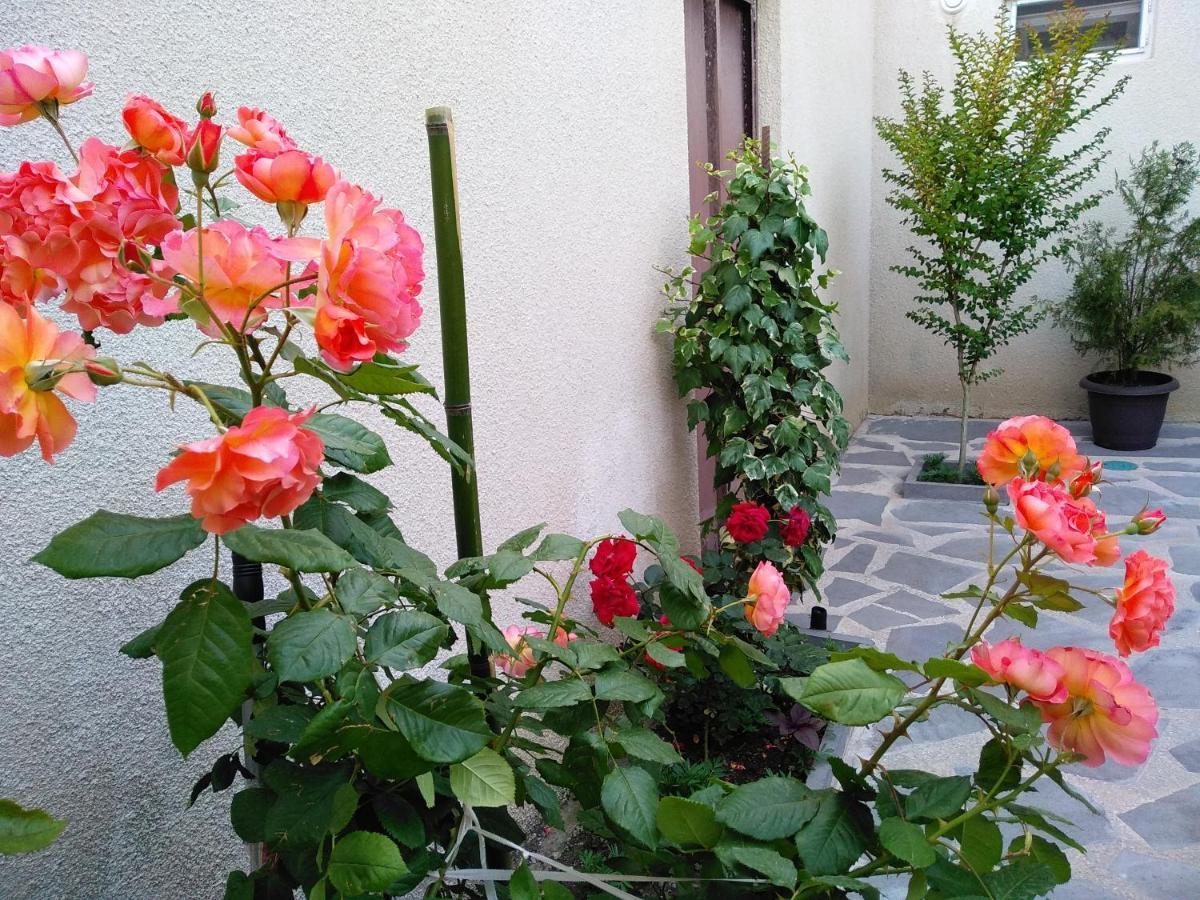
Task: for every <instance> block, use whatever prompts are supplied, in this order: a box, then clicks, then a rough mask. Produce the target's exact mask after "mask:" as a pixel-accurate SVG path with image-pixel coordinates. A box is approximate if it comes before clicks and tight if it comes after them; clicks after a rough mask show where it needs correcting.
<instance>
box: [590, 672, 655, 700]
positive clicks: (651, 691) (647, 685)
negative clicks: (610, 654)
mask: <svg viewBox="0 0 1200 900" xmlns="http://www.w3.org/2000/svg"><path fill="white" fill-rule="evenodd" d="M660 693H661V691H660V690H659V688H658V685H656V684H655V683H654V682H653V681H651V680H650V679H649V678H647V677H646V676H644V675H639V674H638V673H637V672H631V671H629V670H628V669H620V668H608V669H602V670H601V671H600V672H597V673H596V699H597V700H622V701H627V702H629V703H641V702H642V701H644V700H649V699H650V698H651V697H656V696H658V695H659V694H660Z"/></svg>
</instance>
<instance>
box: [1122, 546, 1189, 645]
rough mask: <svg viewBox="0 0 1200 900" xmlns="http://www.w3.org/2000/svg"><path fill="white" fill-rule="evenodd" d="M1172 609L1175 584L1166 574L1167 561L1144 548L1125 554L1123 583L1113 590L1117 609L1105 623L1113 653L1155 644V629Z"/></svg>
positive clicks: (1164, 621)
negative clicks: (1113, 647) (1106, 623)
mask: <svg viewBox="0 0 1200 900" xmlns="http://www.w3.org/2000/svg"><path fill="white" fill-rule="evenodd" d="M1173 612H1175V586H1174V585H1173V584H1171V579H1170V578H1168V577H1167V561H1166V560H1164V559H1156V558H1155V557H1153V556H1151V555H1150V554H1149V553H1147V552H1146V551H1145V550H1138V551H1137V552H1136V553H1130V554H1129V555H1128V556H1127V557H1125V584H1123V585H1122V586H1121V588H1120V589H1119V590H1118V591H1117V608H1116V611H1115V612H1114V613H1113V617H1112V621H1111V622H1109V625H1108V633H1109V636H1110V637H1111V638H1112V639H1113V643H1114V644H1116V646H1117V652H1118V653H1120V654H1121V655H1122V656H1128V655H1129V654H1130V653H1133V652H1135V651H1136V652H1140V651H1142V650H1149V649H1150V648H1151V647H1157V646H1158V637H1159V632H1161V631H1162V630H1163V629H1164V628H1166V626H1167V619H1169V618H1170V617H1171V613H1173Z"/></svg>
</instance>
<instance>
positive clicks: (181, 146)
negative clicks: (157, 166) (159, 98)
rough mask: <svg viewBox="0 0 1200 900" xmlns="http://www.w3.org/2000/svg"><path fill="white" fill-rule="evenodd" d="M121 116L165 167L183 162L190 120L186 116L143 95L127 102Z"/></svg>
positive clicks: (139, 143) (147, 150) (138, 143)
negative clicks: (177, 115)
mask: <svg viewBox="0 0 1200 900" xmlns="http://www.w3.org/2000/svg"><path fill="white" fill-rule="evenodd" d="M121 119H122V121H124V123H125V130H126V131H128V132H129V136H130V137H131V138H133V140H134V142H135V143H136V144H137V145H138V146H139V147H141V148H142V149H143V150H145V151H146V152H147V153H149V154H150V155H151V156H153V157H154V158H155V159H157V160H158V161H159V162H160V163H162V164H163V165H164V166H180V165H183V160H184V157H185V156H186V155H187V153H186V146H187V123H186V122H184V121H183V119H180V118H178V117H176V116H173V115H171V114H170V113H169V112H167V111H166V110H165V109H163V108H162V106H160V105H159V104H158V103H157V102H156V101H154V100H151V99H150V98H149V97H143V96H142V95H141V94H134V95H133V96H131V97H130V98H129V100H127V101H126V103H125V109H124V110H123V111H122V112H121Z"/></svg>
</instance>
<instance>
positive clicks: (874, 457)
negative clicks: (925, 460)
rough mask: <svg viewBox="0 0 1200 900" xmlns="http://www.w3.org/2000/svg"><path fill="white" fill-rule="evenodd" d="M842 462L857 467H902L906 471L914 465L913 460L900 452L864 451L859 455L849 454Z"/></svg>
mask: <svg viewBox="0 0 1200 900" xmlns="http://www.w3.org/2000/svg"><path fill="white" fill-rule="evenodd" d="M842 462H844V463H847V464H851V463H853V464H857V465H866V464H869V465H873V466H902V467H904V468H906V469H907V468H908V467H909V466H911V465H912V460H910V459H909V458H908V456H907V455H906V454H904V453H901V452H900V451H899V450H863V451H861V452H858V453H853V452H852V453H847V454H846V455H845V456H843V457H842Z"/></svg>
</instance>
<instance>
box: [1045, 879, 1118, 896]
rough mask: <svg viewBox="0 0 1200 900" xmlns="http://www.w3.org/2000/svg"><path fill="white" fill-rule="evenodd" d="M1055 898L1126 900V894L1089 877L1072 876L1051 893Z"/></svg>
mask: <svg viewBox="0 0 1200 900" xmlns="http://www.w3.org/2000/svg"><path fill="white" fill-rule="evenodd" d="M1050 896H1052V897H1053V898H1054V900H1124V898H1125V896H1126V895H1124V894H1115V893H1113V891H1112V890H1111V889H1110V888H1108V887H1107V886H1105V885H1102V884H1100V883H1099V882H1096V881H1092V880H1091V879H1089V878H1080V877H1078V876H1072V878H1071V880H1070V881H1068V882H1067V883H1066V884H1060V885H1059V886H1058V887H1056V888H1055V889H1054V893H1053V894H1051V895H1050Z"/></svg>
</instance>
